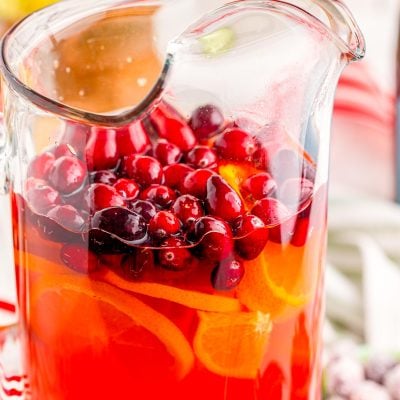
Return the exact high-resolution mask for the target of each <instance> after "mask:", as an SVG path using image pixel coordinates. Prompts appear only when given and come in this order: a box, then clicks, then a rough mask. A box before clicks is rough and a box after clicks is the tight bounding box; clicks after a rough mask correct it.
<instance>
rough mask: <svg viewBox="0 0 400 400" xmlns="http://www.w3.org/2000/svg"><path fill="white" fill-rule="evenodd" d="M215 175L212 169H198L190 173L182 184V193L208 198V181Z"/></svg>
mask: <svg viewBox="0 0 400 400" xmlns="http://www.w3.org/2000/svg"><path fill="white" fill-rule="evenodd" d="M213 175H215V172H214V171H211V170H210V169H197V170H195V171H193V172H189V173H188V174H187V175H186V177H185V179H184V181H183V184H182V190H181V191H182V193H184V194H191V195H192V196H195V197H198V198H199V199H204V198H205V197H206V196H207V181H208V179H209V178H210V177H211V176H213Z"/></svg>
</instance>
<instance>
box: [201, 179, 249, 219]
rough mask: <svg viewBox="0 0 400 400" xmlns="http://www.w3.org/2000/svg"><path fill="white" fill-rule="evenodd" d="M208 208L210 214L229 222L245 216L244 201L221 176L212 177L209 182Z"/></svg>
mask: <svg viewBox="0 0 400 400" xmlns="http://www.w3.org/2000/svg"><path fill="white" fill-rule="evenodd" d="M206 208H207V211H208V212H209V214H212V215H216V216H217V217H220V218H222V219H224V220H225V221H228V222H231V221H233V220H234V219H235V218H237V217H239V216H240V215H243V214H244V205H243V202H242V199H241V198H240V196H239V195H238V194H237V193H236V192H235V190H234V189H233V188H232V187H231V186H229V185H228V183H227V182H226V181H225V180H224V179H223V178H222V177H221V176H219V175H214V176H211V177H210V178H209V179H208V181H207V196H206Z"/></svg>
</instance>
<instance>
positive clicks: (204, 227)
mask: <svg viewBox="0 0 400 400" xmlns="http://www.w3.org/2000/svg"><path fill="white" fill-rule="evenodd" d="M193 236H194V240H195V241H196V242H199V246H198V251H199V255H200V256H201V257H202V258H206V259H209V260H213V261H214V260H215V261H220V260H223V259H224V258H226V257H227V256H228V255H229V254H230V253H231V252H232V249H233V235H232V230H231V228H230V226H229V225H228V224H227V223H226V222H225V221H223V220H221V219H219V218H214V217H209V216H207V217H201V218H200V219H198V220H197V221H196V223H195V225H194V230H193Z"/></svg>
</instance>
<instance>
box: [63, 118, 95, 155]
mask: <svg viewBox="0 0 400 400" xmlns="http://www.w3.org/2000/svg"><path fill="white" fill-rule="evenodd" d="M89 134H90V126H89V125H83V124H80V123H78V122H73V121H67V123H66V125H65V131H64V133H63V135H62V138H61V143H62V144H66V145H68V146H70V147H71V148H72V149H73V150H74V154H75V155H77V156H79V157H80V156H81V155H83V153H84V150H85V146H86V141H87V139H88V137H89ZM64 155H67V154H64ZM56 157H57V155H56Z"/></svg>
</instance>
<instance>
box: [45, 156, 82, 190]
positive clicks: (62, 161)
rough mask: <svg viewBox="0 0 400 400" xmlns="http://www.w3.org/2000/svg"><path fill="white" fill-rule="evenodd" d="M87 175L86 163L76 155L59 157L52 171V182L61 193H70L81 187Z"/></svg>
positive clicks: (50, 176) (50, 178)
mask: <svg viewBox="0 0 400 400" xmlns="http://www.w3.org/2000/svg"><path fill="white" fill-rule="evenodd" d="M86 176H87V171H86V167H85V164H84V163H83V162H82V161H81V160H79V159H78V158H76V157H73V156H63V157H60V158H58V159H57V160H56V161H55V162H54V164H53V167H52V169H51V171H50V174H49V180H50V183H51V184H52V185H53V186H54V187H55V188H56V189H57V190H58V191H60V192H61V193H63V194H69V193H72V192H75V190H77V189H79V188H80V187H81V186H82V185H83V182H84V181H85V179H86Z"/></svg>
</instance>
